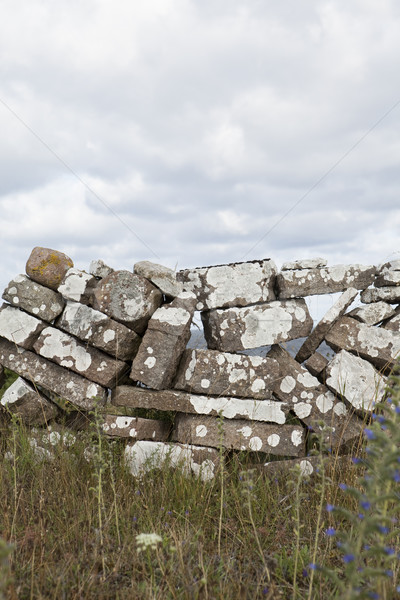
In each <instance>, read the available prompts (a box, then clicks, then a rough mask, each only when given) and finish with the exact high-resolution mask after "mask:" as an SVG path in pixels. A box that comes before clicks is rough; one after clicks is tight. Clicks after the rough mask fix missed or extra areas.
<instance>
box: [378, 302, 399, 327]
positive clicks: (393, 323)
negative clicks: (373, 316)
mask: <svg viewBox="0 0 400 600" xmlns="http://www.w3.org/2000/svg"><path fill="white" fill-rule="evenodd" d="M395 312H396V314H395V315H394V316H393V317H392V318H391V319H389V320H388V321H385V323H384V324H383V325H382V327H383V328H384V329H389V330H390V331H396V332H397V333H399V332H400V311H399V307H397V309H396V311H395Z"/></svg>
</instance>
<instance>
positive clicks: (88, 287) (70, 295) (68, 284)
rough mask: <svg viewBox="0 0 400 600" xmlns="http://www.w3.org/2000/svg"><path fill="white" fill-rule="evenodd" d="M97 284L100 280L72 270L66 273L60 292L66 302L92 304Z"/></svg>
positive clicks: (88, 274) (83, 272)
mask: <svg viewBox="0 0 400 600" xmlns="http://www.w3.org/2000/svg"><path fill="white" fill-rule="evenodd" d="M97 284H98V280H97V279H96V277H94V276H93V275H91V274H90V273H86V271H81V270H80V269H73V268H72V269H69V270H68V271H67V272H66V274H65V276H64V279H63V280H62V282H61V283H60V285H59V286H58V291H59V292H60V294H62V296H63V297H64V298H65V299H66V300H72V301H73V302H81V303H82V304H91V303H92V298H93V292H94V289H95V287H96V286H97Z"/></svg>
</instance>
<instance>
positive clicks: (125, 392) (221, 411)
mask: <svg viewBox="0 0 400 600" xmlns="http://www.w3.org/2000/svg"><path fill="white" fill-rule="evenodd" d="M112 403H113V404H114V405H116V406H123V407H125V408H126V407H131V408H146V409H155V410H167V411H176V412H181V413H189V414H195V415H209V416H215V417H216V416H218V415H221V416H222V417H224V418H226V419H250V420H254V421H264V422H269V423H278V424H280V425H283V424H284V423H285V422H286V415H287V413H288V410H289V406H288V405H287V404H285V403H284V402H277V401H276V400H258V401H255V400H250V399H246V398H244V399H243V398H230V397H219V398H212V397H210V396H201V395H196V394H188V393H185V392H177V391H174V390H160V391H155V390H147V389H144V388H139V387H134V386H130V385H127V386H124V385H123V386H118V387H116V388H115V390H113V394H112Z"/></svg>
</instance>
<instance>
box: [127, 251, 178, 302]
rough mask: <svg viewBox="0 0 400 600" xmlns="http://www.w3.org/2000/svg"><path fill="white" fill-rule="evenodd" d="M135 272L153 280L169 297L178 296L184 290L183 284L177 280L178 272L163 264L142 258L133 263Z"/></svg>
mask: <svg viewBox="0 0 400 600" xmlns="http://www.w3.org/2000/svg"><path fill="white" fill-rule="evenodd" d="M133 272H134V273H136V274H137V275H142V277H145V278H146V279H148V280H149V281H151V283H153V284H154V285H155V286H157V287H158V288H159V289H160V290H161V291H162V293H163V294H164V295H165V296H168V297H169V298H176V296H179V294H180V293H181V292H182V291H183V284H182V282H181V281H178V280H177V278H176V272H175V271H173V270H172V269H168V268H167V267H163V266H162V265H157V264H155V263H152V262H149V261H148V260H142V261H141V262H137V263H135V264H134V265H133Z"/></svg>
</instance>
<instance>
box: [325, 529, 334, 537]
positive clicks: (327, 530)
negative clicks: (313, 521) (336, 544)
mask: <svg viewBox="0 0 400 600" xmlns="http://www.w3.org/2000/svg"><path fill="white" fill-rule="evenodd" d="M325 533H326V535H335V534H336V529H335V528H334V527H328V529H325Z"/></svg>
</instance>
